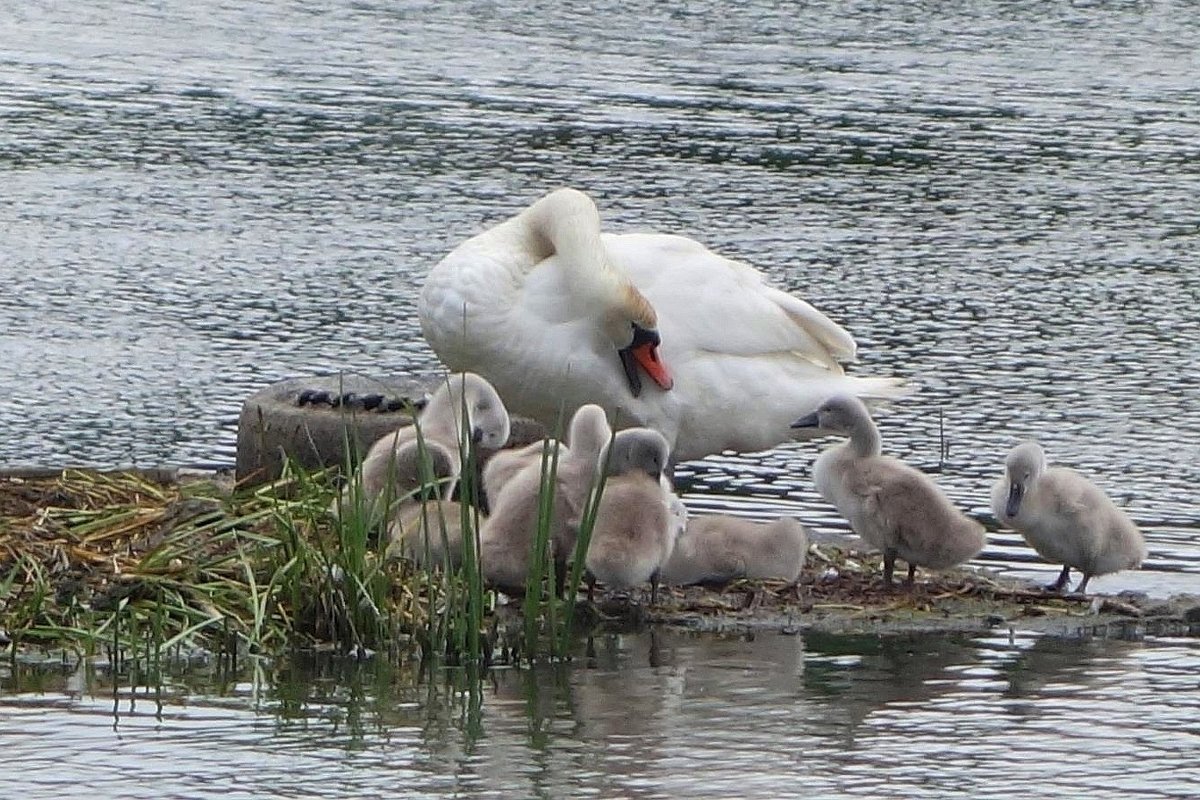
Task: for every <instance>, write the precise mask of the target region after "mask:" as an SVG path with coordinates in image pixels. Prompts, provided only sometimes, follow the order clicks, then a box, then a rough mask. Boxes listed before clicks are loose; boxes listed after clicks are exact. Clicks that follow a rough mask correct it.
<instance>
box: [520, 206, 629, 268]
mask: <svg viewBox="0 0 1200 800" xmlns="http://www.w3.org/2000/svg"><path fill="white" fill-rule="evenodd" d="M521 218H522V220H523V222H524V223H525V225H526V228H527V230H528V231H529V234H530V238H531V240H532V241H531V245H532V247H533V249H534V251H535V252H536V254H537V256H538V258H539V260H540V259H544V258H549V257H550V256H552V255H557V256H558V257H559V263H560V268H561V269H563V270H565V271H567V272H569V273H570V276H571V280H572V282H573V283H576V284H585V285H586V284H592V285H597V284H599V285H602V286H604V287H605V288H607V289H609V290H611V289H612V288H613V287H614V286H617V285H619V284H621V283H622V281H621V277H622V276H621V275H619V274H618V273H617V272H616V271H615V270H613V268H612V267H611V266H610V265H609V263H608V260H607V259H606V258H605V255H604V247H603V245H602V244H601V242H600V212H598V211H597V210H596V205H595V203H593V202H592V200H591V198H589V197H588V196H587V195H585V194H583V193H582V192H577V191H575V190H573V189H560V190H558V191H556V192H552V193H551V194H548V195H546V196H545V197H543V198H542V199H541V200H538V201H537V202H536V203H534V204H533V205H532V206H530V207H529V208H528V209H526V211H525V212H524V213H522V214H521Z"/></svg>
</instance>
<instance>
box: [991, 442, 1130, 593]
mask: <svg viewBox="0 0 1200 800" xmlns="http://www.w3.org/2000/svg"><path fill="white" fill-rule="evenodd" d="M1004 467H1005V469H1004V476H1003V477H1002V478H1000V480H998V481H997V482H996V484H995V486H993V487H992V511H993V512H994V513H995V515H996V518H997V519H998V520H1000V522H1001V523H1003V524H1005V525H1008V526H1009V527H1011V528H1013V529H1015V530H1017V531H1019V532H1020V534H1021V535H1022V536H1023V537H1025V541H1026V542H1028V543H1029V546H1030V547H1032V548H1033V549H1034V550H1036V551H1037V553H1038V555H1040V556H1041V557H1042V558H1044V559H1046V560H1047V561H1050V562H1052V563H1054V564H1062V565H1063V568H1062V572H1061V573H1060V574H1059V576H1058V580H1057V581H1055V582H1054V583H1053V584H1052V585H1051V586H1050V587H1049V588H1051V589H1053V590H1054V591H1060V590H1061V589H1062V588H1063V587H1065V586H1066V585H1067V583H1068V581H1069V580H1070V577H1071V576H1070V573H1071V568H1072V567H1074V568H1075V569H1077V570H1079V571H1080V572H1082V573H1083V580H1082V581H1080V583H1079V586H1078V587H1077V588H1076V591H1077V592H1081V593H1082V592H1085V591H1087V584H1088V581H1089V580H1091V578H1092V576H1094V575H1107V574H1109V573H1112V572H1118V571H1119V570H1123V569H1137V568H1138V567H1140V566H1141V564H1142V562H1143V561H1144V560H1145V559H1146V542H1145V540H1144V539H1143V538H1142V533H1141V531H1139V530H1138V528H1137V525H1135V524H1134V523H1133V520H1131V519H1130V518H1129V517H1128V515H1126V514H1125V512H1124V511H1122V510H1121V509H1119V508H1117V507H1116V505H1115V504H1113V501H1112V500H1110V499H1109V497H1108V495H1106V494H1105V493H1104V491H1103V490H1101V489H1100V488H1099V487H1098V486H1096V485H1095V484H1094V483H1092V482H1091V481H1089V480H1088V479H1087V478H1085V477H1084V476H1083V475H1080V474H1079V473H1078V472H1076V471H1075V470H1072V469H1068V468H1066V467H1050V466H1048V465H1047V463H1046V454H1045V452H1044V451H1043V450H1042V448H1041V446H1040V445H1038V444H1037V443H1036V442H1022V443H1021V444H1019V445H1017V446H1016V447H1014V448H1013V449H1012V451H1011V452H1009V454H1008V458H1007V459H1006V460H1005V465H1004Z"/></svg>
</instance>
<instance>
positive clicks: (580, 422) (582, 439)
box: [567, 403, 612, 454]
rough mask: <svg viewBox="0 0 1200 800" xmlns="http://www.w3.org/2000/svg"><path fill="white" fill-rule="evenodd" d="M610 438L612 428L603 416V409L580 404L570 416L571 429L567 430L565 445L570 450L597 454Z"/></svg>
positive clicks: (589, 404)
mask: <svg viewBox="0 0 1200 800" xmlns="http://www.w3.org/2000/svg"><path fill="white" fill-rule="evenodd" d="M611 438H612V428H610V427H609V426H608V419H607V418H606V417H605V416H604V409H602V408H601V407H600V406H598V405H595V404H592V403H588V404H587V405H584V406H580V407H579V410H578V411H576V412H575V416H573V417H571V429H570V430H569V431H568V432H567V447H569V448H571V451H572V452H579V453H592V454H598V453H600V451H602V450H603V449H604V446H605V445H606V444H608V440H609V439H611Z"/></svg>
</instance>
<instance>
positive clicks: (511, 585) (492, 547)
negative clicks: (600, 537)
mask: <svg viewBox="0 0 1200 800" xmlns="http://www.w3.org/2000/svg"><path fill="white" fill-rule="evenodd" d="M601 426H602V427H601ZM609 436H610V432H609V428H608V423H607V422H606V421H605V420H604V414H603V411H601V410H600V409H599V407H598V406H592V405H585V406H583V407H581V408H580V409H579V410H578V411H577V412H576V413H575V416H574V417H572V420H571V426H570V432H569V437H570V445H569V446H567V445H563V444H558V443H554V442H548V443H546V444H545V445H543V444H537V445H533V446H531V447H534V446H536V447H538V448H541V447H543V446H545V447H548V448H557V452H558V461H557V464H556V465H555V467H556V468H555V469H554V470H553V474H551V470H550V469H549V465H547V466H546V468H543V462H544V460H545V458H544V457H543V455H542V451H541V450H540V449H539V450H538V452H537V455H536V457H534V456H532V455H528V456H527V459H526V462H525V463H524V464H523V465H518V467H519V468H517V469H515V470H513V469H512V466H513V465H514V464H515V463H516V461H517V459H518V458H519V457H520V456H519V452H520V451H517V454H514V458H513V459H511V460H510V461H509V462H508V463H504V462H502V463H501V465H500V466H498V467H496V468H491V466H490V465H489V469H490V470H491V471H490V475H489V472H488V471H485V473H484V485H485V487H487V488H486V489H485V491H487V492H488V500H489V502H490V505H491V514H490V516H489V517H488V520H487V522H486V523H485V524H484V526H483V528H482V530H481V531H480V564H481V569H482V571H483V576H484V578H485V579H487V580H488V581H489V582H490V583H491V584H492V585H494V586H497V587H499V588H501V589H503V590H505V591H508V592H510V593H520V592H522V591H523V590H524V587H525V583H526V579H527V578H528V575H529V568H530V556H531V554H532V552H533V548H534V543H535V541H536V539H535V537H536V535H537V526H538V516H539V504H540V497H541V493H542V491H543V488H544V487H543V482H544V481H546V482H548V485H552V486H553V491H554V496H553V502H552V504H551V506H550V514H549V526H550V527H549V536H548V542H549V546H550V556H551V559H552V560H553V562H554V566H555V577H556V580H557V582H558V583H559V585H560V586H561V584H562V581H563V579H564V578H565V576H566V569H567V563H568V559H569V558H570V555H571V553H572V552H573V550H574V548H575V540H576V538H577V536H578V527H577V526H578V521H579V519H580V518H581V517H582V516H583V512H584V507H585V505H586V504H587V498H588V495H589V494H590V493H591V490H592V486H593V484H594V483H595V481H596V477H597V473H598V469H599V463H600V452H601V449H602V447H603V446H604V445H605V444H606V443H607V442H608V439H609ZM522 449H528V448H522ZM547 452H549V451H547ZM493 460H494V459H493ZM501 471H503V473H505V474H503V475H500V473H501ZM498 475H499V477H498Z"/></svg>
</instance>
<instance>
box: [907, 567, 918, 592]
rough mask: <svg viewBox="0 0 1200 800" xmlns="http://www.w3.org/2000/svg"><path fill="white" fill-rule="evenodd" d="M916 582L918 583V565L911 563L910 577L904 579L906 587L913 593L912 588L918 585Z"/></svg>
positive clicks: (909, 568)
mask: <svg viewBox="0 0 1200 800" xmlns="http://www.w3.org/2000/svg"><path fill="white" fill-rule="evenodd" d="M916 582H917V565H916V564H911V563H910V564H909V565H908V577H907V578H905V579H904V586H905V587H906V588H907V589H908V590H909V591H912V588H913V586H914V585H916Z"/></svg>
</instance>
